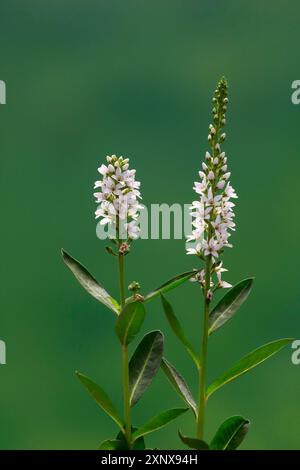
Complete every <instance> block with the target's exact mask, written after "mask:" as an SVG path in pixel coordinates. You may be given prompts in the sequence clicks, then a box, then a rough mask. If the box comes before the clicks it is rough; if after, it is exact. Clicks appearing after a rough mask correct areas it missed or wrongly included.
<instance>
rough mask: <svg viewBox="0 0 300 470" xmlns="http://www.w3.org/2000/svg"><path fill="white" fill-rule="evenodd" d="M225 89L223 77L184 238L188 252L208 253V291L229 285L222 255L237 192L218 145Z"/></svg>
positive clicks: (201, 278) (223, 119)
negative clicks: (195, 198) (188, 227)
mask: <svg viewBox="0 0 300 470" xmlns="http://www.w3.org/2000/svg"><path fill="white" fill-rule="evenodd" d="M227 94H228V89H227V82H226V80H225V78H222V79H221V80H220V81H219V83H218V86H217V88H216V90H215V92H214V97H213V109H212V114H213V124H210V125H209V134H208V143H209V146H210V151H207V152H206V154H205V161H204V162H203V163H202V170H201V171H199V176H200V181H196V182H195V185H194V188H193V189H194V190H195V192H196V193H197V194H198V195H199V199H198V200H197V201H194V202H193V203H192V206H191V216H192V226H193V230H192V234H191V235H190V236H189V237H188V238H187V242H193V247H189V248H187V253H188V254H194V255H197V256H198V257H199V258H201V259H202V260H205V259H207V257H208V256H210V257H211V272H210V289H211V290H210V295H212V292H213V291H214V290H216V289H217V288H227V287H231V284H229V283H228V282H225V281H224V280H222V272H224V271H227V269H225V268H224V267H223V262H222V261H221V255H222V253H223V250H224V248H225V247H232V245H231V244H230V243H229V237H230V235H231V234H230V231H231V230H235V223H234V212H233V208H234V206H235V204H234V203H233V202H232V201H231V199H235V198H237V195H236V193H235V191H234V189H233V187H232V186H231V184H230V181H229V180H230V176H231V173H230V172H229V171H228V165H227V157H226V155H225V152H223V151H222V149H221V145H222V144H223V142H224V141H225V139H226V134H225V132H223V128H224V127H225V125H226V111H227V105H228V97H227ZM196 280H197V281H198V282H199V283H200V285H202V286H204V285H205V271H204V270H201V271H200V272H199V273H198V274H197V276H196Z"/></svg>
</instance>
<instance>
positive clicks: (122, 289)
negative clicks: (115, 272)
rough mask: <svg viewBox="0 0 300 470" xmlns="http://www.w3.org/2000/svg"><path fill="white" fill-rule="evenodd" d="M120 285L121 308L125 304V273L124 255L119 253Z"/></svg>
mask: <svg viewBox="0 0 300 470" xmlns="http://www.w3.org/2000/svg"><path fill="white" fill-rule="evenodd" d="M118 260H119V286H120V304H121V308H123V307H124V305H125V275H124V255H122V254H121V253H119V256H118Z"/></svg>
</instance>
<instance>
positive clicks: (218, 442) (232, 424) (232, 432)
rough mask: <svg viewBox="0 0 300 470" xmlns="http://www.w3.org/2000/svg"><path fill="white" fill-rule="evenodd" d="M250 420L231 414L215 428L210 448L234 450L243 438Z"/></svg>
mask: <svg viewBox="0 0 300 470" xmlns="http://www.w3.org/2000/svg"><path fill="white" fill-rule="evenodd" d="M249 426H250V421H249V420H248V419H245V418H243V416H231V417H230V418H228V419H226V421H224V423H222V424H221V426H220V427H219V429H218V430H217V432H216V434H215V436H214V438H213V440H212V441H211V443H210V448H211V449H213V450H235V449H237V448H238V447H239V445H240V444H241V443H242V441H243V440H244V438H245V436H246V434H247V432H248V429H249Z"/></svg>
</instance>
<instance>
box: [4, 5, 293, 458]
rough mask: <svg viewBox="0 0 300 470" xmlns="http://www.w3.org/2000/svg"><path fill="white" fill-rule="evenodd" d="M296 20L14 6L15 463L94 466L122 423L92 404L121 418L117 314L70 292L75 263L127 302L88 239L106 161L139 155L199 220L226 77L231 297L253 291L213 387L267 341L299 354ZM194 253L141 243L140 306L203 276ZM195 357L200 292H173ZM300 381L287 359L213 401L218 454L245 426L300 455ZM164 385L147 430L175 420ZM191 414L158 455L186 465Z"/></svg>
mask: <svg viewBox="0 0 300 470" xmlns="http://www.w3.org/2000/svg"><path fill="white" fill-rule="evenodd" d="M299 14H300V4H299V2H298V1H296V0H290V1H289V2H285V1H283V0H281V1H279V0H272V1H271V0H269V1H266V2H261V1H259V0H252V1H251V2H240V1H238V0H235V1H234V0H227V1H226V2H225V1H216V0H214V1H213V0H202V1H196V0H193V1H192V0H189V1H187V0H168V1H166V0H152V1H151V2H150V1H142V0H136V1H134V0H126V1H122V0H110V1H104V0H102V1H100V0H97V1H96V0H85V1H83V0H81V1H79V0H72V1H67V0H51V1H43V2H41V1H37V0H35V1H33V0H27V1H26V2H24V1H22V0H2V1H1V6H0V51H1V52H0V64H1V66H0V79H2V80H5V81H6V83H7V105H6V106H1V107H0V123H1V127H0V136H1V137H0V155H1V157H0V165H1V167H0V168H1V173H0V199H1V263H0V270H1V271H0V279H1V283H0V285H1V296H0V299H1V300H0V302H1V310H0V339H2V340H5V341H6V344H7V362H8V363H7V365H5V366H0V390H1V393H0V447H1V448H2V449H93V448H96V447H97V446H98V444H99V443H100V441H101V440H103V439H105V438H109V437H113V436H114V435H115V433H116V428H115V426H114V424H113V423H112V422H111V421H110V419H109V418H107V417H106V416H105V415H104V414H103V413H102V411H101V410H100V409H99V408H98V407H97V405H96V404H95V403H94V402H93V401H92V399H91V398H90V397H89V396H88V395H87V393H86V392H85V390H84V389H83V388H82V386H81V384H80V383H79V382H78V381H77V379H76V377H75V376H74V370H75V369H79V370H80V371H82V372H84V373H87V374H88V375H90V376H91V377H93V378H94V379H95V380H96V381H98V382H99V383H100V384H102V385H103V386H104V388H106V390H107V391H108V392H110V393H111V394H112V396H113V399H114V401H115V402H116V403H117V404H118V405H119V406H121V396H120V353H119V347H118V343H117V340H116V338H115V335H114V331H113V326H114V317H113V314H112V313H111V312H110V311H108V310H106V308H105V307H103V306H102V305H100V304H98V303H97V302H96V301H95V300H94V299H93V298H91V297H89V295H88V294H86V293H85V291H84V290H83V289H82V288H81V287H80V286H79V285H78V284H77V283H76V281H75V280H74V279H73V278H72V276H71V274H70V273H69V272H68V271H67V269H66V267H65V266H64V265H63V263H62V261H61V259H60V253H59V251H60V248H61V247H64V248H65V249H67V250H68V251H69V252H70V253H71V254H72V255H73V256H75V257H77V258H78V259H80V260H81V261H82V262H83V263H84V264H86V265H87V266H88V268H89V269H90V271H91V272H92V273H93V274H94V275H95V276H96V277H98V279H99V280H101V281H102V282H103V283H104V285H105V286H106V288H107V289H108V290H109V291H110V292H111V293H112V294H113V295H116V296H117V282H116V265H115V263H114V259H113V258H111V257H110V256H109V255H107V254H106V253H105V251H104V243H103V242H101V241H99V240H98V239H97V238H96V235H95V229H96V223H95V221H94V214H93V213H94V210H95V204H94V201H93V196H92V193H93V183H94V181H95V179H96V178H97V167H98V166H99V164H100V163H101V162H102V161H103V159H104V157H105V156H106V155H107V154H112V153H117V154H121V155H125V156H129V157H131V160H132V164H133V166H134V167H136V168H137V176H138V179H139V180H140V181H142V192H143V199H144V203H145V204H147V205H148V204H150V203H161V202H166V203H170V204H171V203H173V202H181V203H189V202H190V201H192V200H193V199H194V193H193V190H192V186H193V182H194V180H195V178H196V177H197V171H198V169H199V166H200V162H201V159H202V157H203V155H204V152H205V149H206V136H207V126H208V124H209V121H210V100H211V94H212V91H213V90H214V87H215V83H216V81H217V80H218V78H219V77H220V76H221V75H222V74H225V75H226V77H227V79H228V81H229V84H230V108H229V116H228V129H227V134H228V141H227V143H226V151H227V152H228V155H229V158H230V167H231V170H232V183H233V185H234V187H235V188H236V190H237V192H238V194H239V200H238V205H237V208H236V211H237V223H238V229H237V232H236V234H234V237H233V242H234V249H233V250H228V252H227V254H226V265H227V266H228V267H229V268H230V271H229V273H228V275H227V277H226V279H227V280H228V281H231V282H232V283H235V282H237V281H239V280H241V279H242V278H244V277H246V276H249V275H254V276H255V277H256V281H255V286H254V289H253V292H252V294H251V296H250V298H249V299H248V301H247V303H246V304H245V305H244V306H243V307H242V309H241V311H240V312H239V314H238V315H236V317H235V318H234V319H233V320H232V321H231V322H230V324H228V325H226V327H224V328H223V329H221V330H220V331H219V332H218V333H217V334H216V335H215V336H214V337H213V338H212V340H211V344H210V359H209V377H210V379H213V378H215V377H216V376H217V375H218V374H219V373H221V372H222V371H223V370H225V369H226V368H227V367H229V366H230V365H232V363H234V362H235V361H236V360H237V359H239V358H240V357H241V356H242V355H244V354H245V353H247V352H248V351H250V350H251V349H254V348H255V347H257V346H259V345H261V344H263V343H264V342H267V341H269V340H273V339H277V338H279V337H286V336H293V337H295V338H299V337H300V331H299V329H300V312H299V301H300V291H299V257H298V251H299V229H300V221H299V171H300V143H299V120H300V106H295V105H293V104H292V103H291V99H290V96H291V83H292V81H293V80H296V79H299V78H300V76H299V74H300V72H299V60H298V53H297V47H298V44H299V34H300V32H299ZM184 248H185V244H184V241H183V240H171V241H167V240H153V241H138V242H137V243H136V244H135V246H134V248H133V250H132V253H131V254H130V256H129V257H128V258H127V260H128V261H127V280H128V282H129V281H132V280H133V279H138V280H139V281H140V282H141V284H142V286H143V289H144V291H145V292H147V291H149V290H150V289H152V288H154V287H156V286H158V285H159V284H160V283H161V282H163V281H164V280H166V279H168V278H169V277H171V276H173V275H174V274H176V273H179V272H182V271H184V270H186V269H190V268H192V267H194V266H195V260H194V259H192V258H191V257H188V256H186V255H185V250H184ZM169 299H170V300H171V301H172V303H173V304H174V305H176V312H177V315H178V317H180V319H181V321H182V323H183V324H184V325H185V328H186V330H187V332H188V334H189V336H190V337H191V339H192V341H194V343H195V344H197V342H198V341H199V339H198V338H199V333H200V329H201V326H200V325H201V307H200V306H201V303H200V302H201V299H200V296H199V292H198V289H196V288H195V286H194V285H192V284H191V283H188V284H186V285H184V286H183V287H180V288H179V289H178V290H177V292H173V293H171V294H170V295H169ZM153 328H161V329H162V330H163V331H164V333H165V336H166V355H167V357H168V358H169V359H170V360H171V361H172V362H174V363H176V365H177V367H178V368H179V370H180V371H181V372H182V373H183V374H184V375H185V377H186V379H187V380H188V382H189V383H190V386H191V387H192V388H193V389H194V390H195V387H196V380H195V378H196V376H195V371H194V369H193V365H192V364H191V363H190V360H189V358H188V357H187V356H186V355H185V352H184V351H183V350H182V349H181V347H180V346H179V345H178V343H177V340H176V339H175V338H174V336H173V335H172V334H171V333H170V330H169V327H168V325H167V323H166V321H165V319H164V316H163V313H162V309H161V306H160V303H159V301H158V300H157V301H155V302H152V303H151V304H150V305H149V308H148V315H147V320H146V323H145V325H144V332H146V331H148V330H149V329H153ZM299 385H300V365H299V366H298V367H297V366H295V365H292V363H291V349H288V348H287V349H285V350H284V351H283V352H282V353H280V354H279V355H278V356H275V357H274V358H272V359H270V360H269V361H268V362H266V363H265V364H264V365H261V366H260V367H258V368H257V369H256V370H255V371H252V372H251V373H250V374H247V375H245V376H243V377H242V378H241V379H240V380H239V381H237V382H234V383H232V384H230V385H227V386H226V387H225V388H224V389H222V390H221V391H219V392H218V393H216V395H214V397H213V398H212V399H211V401H210V403H209V406H208V418H207V436H206V437H207V439H209V438H210V437H211V436H212V434H213V432H214V430H215V428H216V427H217V426H218V425H219V424H220V423H221V422H222V420H223V419H225V418H226V417H228V416H230V415H231V414H242V415H245V416H246V417H248V418H249V419H251V421H252V428H251V431H250V432H249V435H248V437H247V439H246V441H245V443H244V444H243V448H244V449H300V438H299V427H298V423H299V419H300V405H299ZM180 405H181V401H180V399H179V398H177V396H176V395H175V394H174V393H173V391H172V389H171V387H170V386H169V384H168V383H167V382H166V381H165V378H164V377H163V376H162V375H161V374H159V376H157V378H156V379H155V381H154V383H153V386H152V388H151V389H149V391H148V392H147V393H146V394H145V396H144V398H143V400H142V401H141V402H140V404H139V405H137V406H136V409H135V410H134V417H135V422H136V423H137V424H141V423H142V422H143V421H144V420H146V419H147V418H149V417H150V416H151V415H152V414H156V413H158V412H159V411H161V410H162V409H164V408H168V407H170V406H180ZM178 427H180V428H181V430H182V432H184V433H185V434H187V435H191V434H192V433H193V431H194V429H193V428H194V423H193V418H192V416H191V415H188V414H187V415H185V416H184V417H183V418H181V419H180V422H179V420H178V421H177V422H175V423H174V424H172V425H171V426H169V427H168V428H166V429H163V430H161V431H159V432H157V433H156V435H154V434H153V435H152V436H151V437H149V439H148V443H149V445H150V446H153V445H156V446H157V447H160V448H173V449H178V448H180V447H181V443H180V442H179V440H178V437H177V429H178Z"/></svg>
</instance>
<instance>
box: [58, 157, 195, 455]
mask: <svg viewBox="0 0 300 470" xmlns="http://www.w3.org/2000/svg"><path fill="white" fill-rule="evenodd" d="M98 171H99V173H100V175H101V176H102V179H101V180H100V181H96V183H95V188H97V189H99V192H96V193H95V194H94V196H95V197H96V202H97V203H98V204H100V205H99V207H98V208H97V210H96V218H100V224H101V225H105V226H107V227H108V234H109V239H110V242H111V245H110V246H107V247H106V249H107V251H108V253H109V254H110V255H112V256H113V257H115V258H116V259H117V262H118V263H117V264H118V279H119V289H120V301H119V302H118V301H117V300H116V299H114V298H113V297H112V296H111V295H110V294H109V293H108V292H107V291H106V290H105V289H104V287H103V286H102V285H101V284H100V283H99V282H98V281H96V279H95V278H94V277H93V276H92V275H91V274H90V273H89V272H88V270H87V269H86V268H85V267H84V266H82V265H81V264H80V263H79V262H78V261H77V260H75V259H74V258H72V257H71V256H70V255H69V254H68V253H67V252H66V251H64V250H62V257H63V260H64V262H65V263H66V265H67V266H68V268H69V269H70V270H71V271H72V273H73V274H74V276H75V277H76V279H77V280H78V281H79V283H80V284H81V285H82V286H83V287H84V288H85V290H86V291H87V292H88V293H89V294H90V295H92V296H93V297H94V298H95V299H96V300H98V301H99V302H101V303H102V304H103V305H105V306H106V307H107V308H109V309H110V310H111V311H112V312H113V313H114V314H115V315H116V323H115V333H116V335H117V337H118V339H119V342H120V345H121V351H122V379H123V402H124V416H123V417H122V416H121V415H120V414H119V411H118V410H117V408H116V407H115V405H114V404H113V403H112V401H111V399H110V398H109V396H108V395H107V394H106V392H105V391H104V390H103V389H102V387H100V386H99V385H98V384H96V383H95V382H94V381H93V380H91V379H90V378H88V377H87V376H86V375H83V374H81V373H79V372H76V374H77V376H78V378H79V380H80V381H81V383H82V384H83V385H84V386H85V388H86V389H87V391H88V392H89V393H90V394H91V396H92V397H93V398H94V400H95V401H96V402H97V404H98V405H99V406H100V407H101V408H102V409H103V410H104V411H105V412H106V413H107V414H108V415H109V416H110V417H111V418H112V420H113V421H114V422H115V423H116V424H117V426H118V427H119V430H120V432H119V434H118V435H117V437H116V438H113V439H108V440H105V441H104V442H102V443H101V444H100V447H99V448H100V449H111V450H122V449H144V448H145V442H144V436H145V435H146V434H149V433H151V432H153V431H156V430H157V429H159V428H161V427H163V426H165V425H166V424H168V423H169V422H170V421H172V420H173V419H175V418H177V417H178V416H180V415H181V414H183V413H185V412H186V411H187V408H174V409H170V410H167V411H163V412H161V413H160V414H158V415H156V416H155V417H154V418H151V419H150V420H149V421H148V422H147V423H145V424H144V425H142V426H140V427H138V428H136V427H133V426H132V407H133V406H134V405H135V404H136V403H137V402H138V400H139V399H140V398H141V396H142V395H143V394H144V392H145V391H146V390H147V388H148V387H149V385H150V384H151V382H152V380H153V378H154V376H155V375H156V373H157V371H158V369H159V367H160V365H161V360H162V355H163V343H164V338H163V334H162V333H161V331H159V330H156V331H151V332H149V333H148V334H146V335H145V336H144V337H143V339H142V340H141V342H140V343H139V345H138V346H137V348H136V350H135V352H134V353H133V355H132V357H131V359H130V360H129V351H128V346H129V344H130V343H131V342H132V341H133V340H134V338H135V336H136V335H137V334H138V333H139V331H140V330H141V328H142V325H143V322H144V319H145V307H144V305H145V304H146V303H147V302H149V301H151V300H152V299H154V298H156V297H159V295H160V294H163V293H165V292H168V291H169V290H172V289H174V288H175V287H177V286H179V285H180V284H182V283H184V282H185V281H187V280H188V279H190V278H191V276H193V275H194V274H195V271H194V270H193V271H189V272H186V273H183V274H180V275H178V276H176V277H174V278H172V279H170V280H169V281H167V282H165V283H164V284H163V285H161V286H160V287H159V288H157V289H155V290H154V291H152V292H150V293H149V294H147V295H141V294H140V285H139V283H138V282H137V281H133V282H131V283H130V285H129V286H128V290H129V291H130V292H131V295H130V296H129V297H128V298H126V291H125V257H126V256H127V255H128V253H129V252H130V248H131V244H132V242H133V241H134V240H135V239H136V238H138V234H139V226H138V222H137V218H138V214H139V211H140V210H141V209H142V206H141V205H140V203H139V199H140V198H141V193H140V190H139V189H140V183H139V182H138V181H136V180H135V170H131V169H129V159H128V158H125V159H123V158H122V157H117V156H116V155H112V156H108V157H107V165H104V164H103V165H101V166H100V168H99V169H98Z"/></svg>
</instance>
